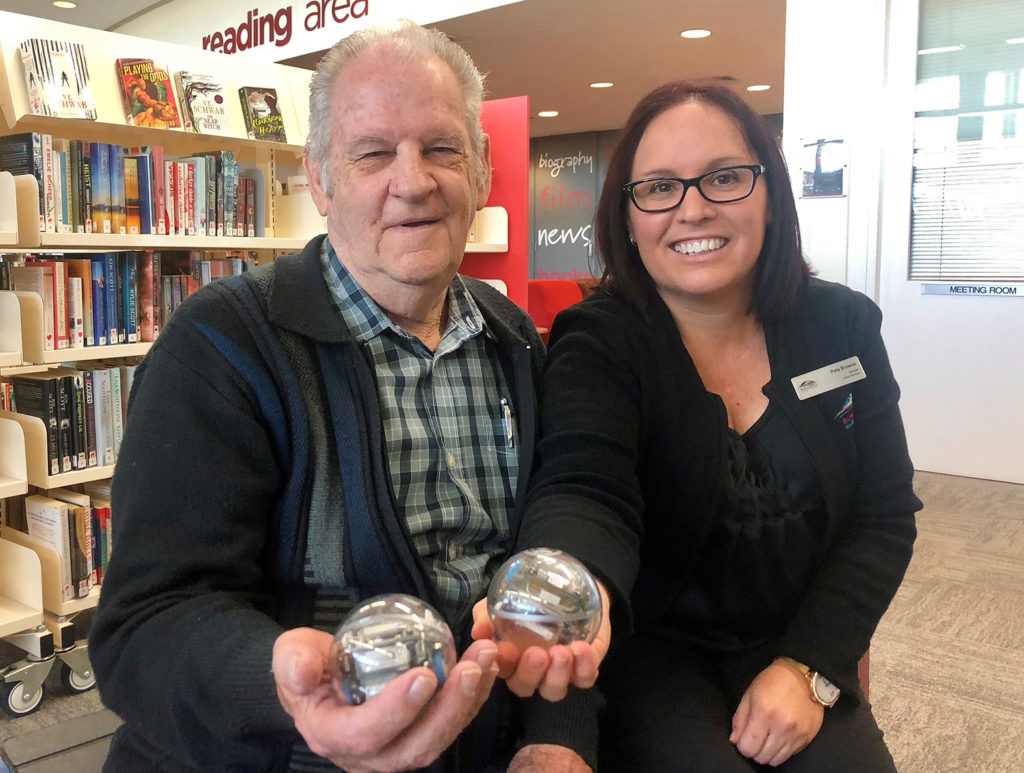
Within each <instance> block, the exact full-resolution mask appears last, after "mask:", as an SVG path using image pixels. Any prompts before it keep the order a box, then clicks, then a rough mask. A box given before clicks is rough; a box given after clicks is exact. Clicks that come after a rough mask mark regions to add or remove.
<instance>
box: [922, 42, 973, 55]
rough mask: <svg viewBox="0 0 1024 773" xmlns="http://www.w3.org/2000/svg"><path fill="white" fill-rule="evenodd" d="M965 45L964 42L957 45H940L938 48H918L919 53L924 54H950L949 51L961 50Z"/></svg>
mask: <svg viewBox="0 0 1024 773" xmlns="http://www.w3.org/2000/svg"><path fill="white" fill-rule="evenodd" d="M963 47H964V44H963V43H958V44H957V45H955V46H938V47H937V48H922V49H920V50H918V52H917V53H918V55H924V54H949V53H952V52H953V51H961V50H963Z"/></svg>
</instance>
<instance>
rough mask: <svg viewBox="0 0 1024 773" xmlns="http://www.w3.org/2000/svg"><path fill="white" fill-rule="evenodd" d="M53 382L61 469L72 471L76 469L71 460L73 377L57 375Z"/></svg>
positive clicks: (72, 447) (62, 470)
mask: <svg viewBox="0 0 1024 773" xmlns="http://www.w3.org/2000/svg"><path fill="white" fill-rule="evenodd" d="M53 382H54V388H55V389H56V392H57V455H58V456H59V457H60V471H61V472H71V471H72V470H73V469H74V464H73V463H72V462H71V455H72V453H73V449H74V446H73V443H74V441H73V440H72V430H71V423H72V417H73V409H72V407H71V379H70V378H68V377H66V376H57V377H55V378H54V379H53Z"/></svg>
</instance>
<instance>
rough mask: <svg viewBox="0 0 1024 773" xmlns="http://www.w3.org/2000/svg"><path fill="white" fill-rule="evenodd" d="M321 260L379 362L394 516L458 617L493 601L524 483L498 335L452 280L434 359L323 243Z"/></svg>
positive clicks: (352, 327) (353, 328)
mask: <svg viewBox="0 0 1024 773" xmlns="http://www.w3.org/2000/svg"><path fill="white" fill-rule="evenodd" d="M321 257H322V260H323V265H324V277H325V278H326V280H327V285H328V287H329V288H330V290H331V294H332V295H333V296H334V300H335V302H336V303H337V304H338V308H339V309H340V311H341V315H342V317H343V318H344V320H345V323H346V325H347V326H348V328H349V331H350V332H351V333H352V335H353V336H354V337H355V339H356V340H357V341H359V342H360V344H361V345H362V346H364V347H365V348H366V350H367V351H368V352H369V354H370V356H371V358H372V361H373V365H374V368H375V371H376V377H377V391H378V394H379V399H380V405H381V418H382V421H383V431H384V440H385V444H386V450H387V460H388V467H389V472H390V476H391V485H392V489H393V491H394V496H395V502H396V504H397V507H398V512H399V513H400V514H401V517H402V518H403V519H404V521H405V527H406V529H407V530H408V532H409V535H410V536H411V537H412V541H413V544H414V546H415V548H416V552H417V553H418V554H419V556H420V558H421V559H422V561H423V564H424V566H425V568H426V570H427V573H428V576H429V579H430V581H431V583H432V584H433V585H434V587H435V588H436V590H437V593H438V597H439V598H440V599H442V603H443V604H444V605H445V607H446V609H445V610H443V611H444V612H447V613H448V614H450V615H452V614H455V613H457V612H459V611H461V610H462V609H464V608H465V607H466V606H467V605H469V604H472V603H474V602H475V601H477V600H478V599H480V598H482V597H483V596H484V595H485V594H486V592H487V583H488V581H489V580H490V577H491V575H492V574H493V572H494V571H495V570H496V569H497V567H498V564H499V563H500V560H501V557H502V556H503V554H504V553H505V550H506V548H507V547H508V540H509V526H508V516H509V513H510V512H511V510H512V508H513V506H514V496H515V490H516V480H517V477H518V474H519V465H518V457H517V454H516V448H515V446H516V445H517V444H518V442H519V434H518V430H517V429H516V426H515V421H514V417H513V418H512V419H511V420H510V419H508V418H507V417H508V415H509V414H508V412H507V410H506V406H508V408H509V409H511V408H512V406H511V401H510V399H509V398H508V395H509V390H508V387H507V384H506V383H505V379H504V376H503V374H502V370H501V367H500V365H499V364H498V358H497V349H496V344H495V339H494V336H493V334H492V333H491V332H490V331H489V330H488V329H487V326H486V324H485V323H484V319H483V315H482V314H481V313H480V309H479V308H478V307H477V305H476V303H475V302H474V301H473V299H472V297H471V296H470V295H469V292H468V291H467V290H466V287H465V285H464V284H463V282H462V279H461V277H458V276H456V277H455V279H454V280H453V281H452V283H451V286H450V287H449V289H448V326H447V328H446V329H445V331H444V335H443V336H442V337H441V343H440V345H439V346H438V347H437V351H435V352H431V351H430V350H429V349H428V348H427V347H426V346H425V345H424V344H423V343H422V342H421V341H420V340H419V339H417V338H416V337H414V336H412V335H410V334H409V333H407V332H405V331H404V330H402V329H401V328H400V327H398V326H397V325H395V324H394V323H393V322H392V321H391V320H390V319H389V318H388V316H387V315H386V314H385V313H384V312H383V311H382V310H381V308H380V307H379V306H378V305H377V304H376V303H375V302H374V301H373V299H371V298H370V296H369V295H367V294H366V292H365V291H364V290H363V289H362V287H360V286H359V284H358V283H357V282H356V281H355V279H353V277H352V276H351V275H350V274H349V272H348V271H347V270H346V269H345V267H344V266H343V265H342V264H341V261H340V260H339V259H338V256H337V253H335V251H334V248H333V247H331V246H330V241H329V240H327V239H325V240H324V249H323V250H322V253H321ZM510 430H511V432H512V438H511V441H510V440H509V436H508V433H509V431H510Z"/></svg>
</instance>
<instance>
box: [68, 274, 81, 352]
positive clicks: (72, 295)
mask: <svg viewBox="0 0 1024 773" xmlns="http://www.w3.org/2000/svg"><path fill="white" fill-rule="evenodd" d="M68 336H69V338H70V342H71V348H72V349H78V348H80V347H83V346H85V309H84V302H83V298H82V280H81V279H80V278H79V277H77V276H69V277H68Z"/></svg>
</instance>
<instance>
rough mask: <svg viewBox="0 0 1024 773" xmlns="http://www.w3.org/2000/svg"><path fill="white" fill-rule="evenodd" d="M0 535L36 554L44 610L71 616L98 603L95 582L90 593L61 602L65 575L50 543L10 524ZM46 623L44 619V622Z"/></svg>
mask: <svg viewBox="0 0 1024 773" xmlns="http://www.w3.org/2000/svg"><path fill="white" fill-rule="evenodd" d="M2 537H3V539H4V540H7V541H8V542H13V543H14V544H16V545H19V546H21V547H24V548H28V549H29V550H31V551H32V552H33V553H35V555H36V556H37V557H38V563H39V572H40V575H41V577H42V608H43V609H44V610H45V611H46V612H49V613H51V614H52V615H55V616H57V617H70V616H72V615H75V614H78V613H79V612H82V611H84V610H86V609H92V608H93V607H95V606H96V604H98V603H99V600H100V586H98V585H97V586H95V587H94V588H93V589H92V590H91V591H89V595H88V596H86V597H85V598H81V599H72V600H71V601H64V600H63V599H62V598H61V588H63V586H64V580H63V576H64V575H63V571H62V569H61V565H60V556H58V555H57V550H56V549H55V548H54V547H53V545H51V544H50V543H48V542H44V541H43V540H40V539H36V538H35V537H33V536H32V535H30V534H26V533H25V532H23V531H18V530H17V529H12V528H9V527H4V530H3V532H2ZM46 622H47V621H46V620H45V619H44V620H43V623H44V624H45V623H46Z"/></svg>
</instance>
